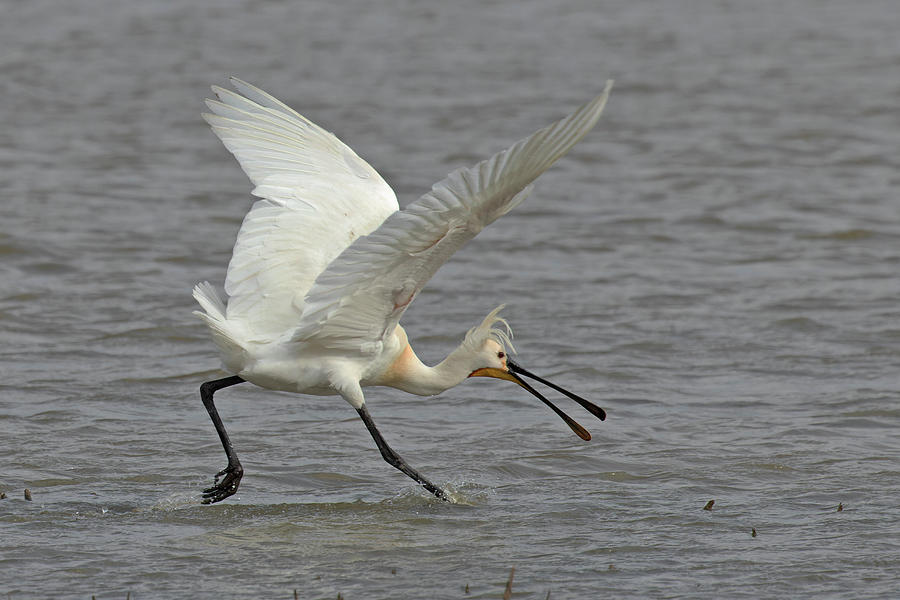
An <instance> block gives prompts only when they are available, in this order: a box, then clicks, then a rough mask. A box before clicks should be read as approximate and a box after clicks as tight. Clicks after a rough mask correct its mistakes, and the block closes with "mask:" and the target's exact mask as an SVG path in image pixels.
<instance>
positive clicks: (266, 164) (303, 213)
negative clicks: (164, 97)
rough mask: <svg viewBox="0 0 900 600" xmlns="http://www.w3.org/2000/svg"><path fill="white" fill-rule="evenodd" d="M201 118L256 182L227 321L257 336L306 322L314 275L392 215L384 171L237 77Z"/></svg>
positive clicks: (238, 246)
mask: <svg viewBox="0 0 900 600" xmlns="http://www.w3.org/2000/svg"><path fill="white" fill-rule="evenodd" d="M231 83H232V84H233V85H234V87H235V89H237V91H238V92H239V93H235V92H232V91H230V90H225V89H222V88H220V87H215V86H214V87H213V91H214V92H215V94H216V96H217V98H218V100H207V102H206V104H207V106H209V108H210V110H211V111H212V114H204V115H203V117H204V118H205V119H206V121H207V122H208V123H209V124H210V125H211V126H212V130H213V131H214V132H215V134H216V135H217V136H219V138H220V139H221V140H222V142H223V143H224V144H225V147H226V148H228V150H230V151H231V152H232V154H234V156H235V157H236V158H237V160H238V162H239V163H240V165H241V167H242V168H243V169H244V172H246V173H247V175H248V176H249V177H250V180H251V181H252V182H253V184H254V185H255V186H256V187H255V188H254V190H253V194H254V195H255V196H258V197H260V198H262V200H259V201H257V202H256V203H254V205H253V207H252V208H251V209H250V212H249V213H247V216H246V217H245V218H244V222H243V225H241V229H240V232H239V233H238V237H237V242H236V243H235V246H234V253H233V254H232V257H231V262H230V263H229V265H228V273H227V275H226V279H225V291H226V293H227V294H228V295H229V299H228V307H227V313H226V316H227V319H228V321H229V322H232V323H234V324H238V323H240V324H241V325H242V329H243V330H244V331H245V332H246V335H247V336H248V337H249V338H250V339H251V341H252V340H254V339H256V340H260V341H265V340H271V339H274V338H275V337H277V336H279V335H283V334H284V332H285V330H286V329H287V328H290V327H291V326H294V325H296V324H297V323H299V322H300V315H301V314H302V312H303V300H304V297H305V296H306V294H307V292H308V291H309V289H310V288H311V287H312V285H313V282H314V281H315V279H316V277H317V276H318V275H319V274H320V273H321V272H322V271H323V270H324V269H325V267H326V266H327V265H328V264H329V263H330V262H331V261H332V260H333V259H334V258H335V257H337V256H338V255H339V254H340V253H341V252H342V251H343V250H344V249H345V248H346V247H347V246H349V245H350V244H351V243H352V242H353V241H354V240H355V239H356V238H358V237H359V236H361V235H365V234H367V233H370V232H371V231H373V230H374V229H375V228H376V227H378V226H379V225H380V224H381V223H382V222H383V221H384V220H385V218H387V217H388V215H390V214H391V213H393V212H396V211H397V209H398V208H399V206H398V205H397V197H396V196H395V195H394V192H393V191H392V190H391V188H390V187H389V186H388V185H387V183H385V182H384V180H383V179H382V178H381V176H380V175H378V173H377V172H376V171H375V170H374V169H373V168H372V167H371V166H369V164H368V163H366V161H364V160H363V159H361V158H360V157H359V156H357V155H356V153H354V152H353V150H351V149H350V148H348V147H347V146H346V145H344V144H343V143H342V142H341V141H340V140H339V139H338V138H337V137H335V136H334V135H333V134H331V133H330V132H328V131H325V130H324V129H322V128H320V127H318V126H317V125H315V124H314V123H312V122H310V121H308V120H307V119H305V118H304V117H302V116H301V115H299V114H298V113H296V112H295V111H293V110H292V109H291V108H289V107H288V106H287V105H285V104H283V103H282V102H280V101H278V100H276V99H275V98H273V97H272V96H270V95H269V94H267V93H266V92H263V91H262V90H260V89H258V88H256V87H254V86H252V85H250V84H248V83H244V82H243V81H241V80H239V79H234V78H232V80H231Z"/></svg>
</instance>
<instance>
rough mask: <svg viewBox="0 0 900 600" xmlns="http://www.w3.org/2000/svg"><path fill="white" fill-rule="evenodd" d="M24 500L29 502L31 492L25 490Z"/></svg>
mask: <svg viewBox="0 0 900 600" xmlns="http://www.w3.org/2000/svg"><path fill="white" fill-rule="evenodd" d="M25 499H26V500H28V501H29V502H31V490H29V489H28V488H25Z"/></svg>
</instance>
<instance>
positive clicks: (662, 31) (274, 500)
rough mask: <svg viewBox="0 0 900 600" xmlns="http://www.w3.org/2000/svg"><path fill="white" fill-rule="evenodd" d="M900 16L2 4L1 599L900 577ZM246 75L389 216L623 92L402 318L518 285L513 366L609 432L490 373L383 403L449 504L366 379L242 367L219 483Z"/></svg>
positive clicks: (756, 10)
mask: <svg viewBox="0 0 900 600" xmlns="http://www.w3.org/2000/svg"><path fill="white" fill-rule="evenodd" d="M898 30H900V13H898V12H897V10H896V6H895V5H894V4H893V3H892V2H886V1H885V2H880V3H879V2H861V3H853V4H852V5H851V4H848V3H841V2H837V1H825V2H819V1H813V0H804V1H798V2H792V3H790V4H788V5H785V4H784V3H780V2H769V1H764V2H755V3H746V2H736V1H727V2H719V3H715V4H713V3H706V2H692V1H688V0H680V1H676V2H670V1H667V2H662V1H659V2H643V3H631V4H629V5H627V6H625V5H620V4H614V5H610V6H604V5H603V4H601V3H596V2H589V1H586V0H565V1H563V2H556V3H543V2H490V3H480V2H454V3H449V2H444V3H428V4H425V5H423V4H421V3H413V2H402V1H401V2H377V3H371V2H343V3H334V2H324V1H323V2H304V3H293V2H272V3H256V2H253V3H251V2H245V1H233V2H226V3H222V2H212V1H207V2H194V3H191V7H190V8H187V7H186V6H183V5H181V4H180V3H174V2H163V1H153V2H142V3H121V2H112V1H110V0H85V1H83V2H79V3H77V4H75V3H71V4H69V5H66V6H65V7H64V8H61V7H60V5H59V3H56V2H51V1H49V0H33V1H30V2H27V3H24V2H16V3H9V5H8V6H6V7H5V9H4V16H3V19H2V20H0V44H2V50H3V51H2V53H0V70H2V74H3V90H4V92H3V102H2V103H0V120H2V122H3V124H4V126H3V127H2V128H0V184H2V189H3V190H4V194H3V201H2V204H0V211H2V212H0V216H2V223H3V225H2V228H0V281H2V286H0V336H2V338H0V339H2V342H3V343H2V345H0V365H2V367H0V368H2V373H3V378H2V383H0V458H2V460H0V490H2V491H4V492H5V493H6V494H7V495H8V497H7V498H6V499H4V500H2V501H0V539H2V543H0V547H2V552H0V593H5V594H7V595H8V596H9V597H11V598H32V597H80V598H86V597H90V596H91V595H95V596H96V597H97V598H124V597H125V596H126V594H128V593H130V594H131V597H132V598H172V597H193V598H216V597H237V596H241V597H256V598H290V597H293V590H294V589H297V590H298V594H299V595H300V597H303V598H333V597H336V596H337V594H338V593H341V594H342V595H343V597H344V598H348V599H350V598H414V597H436V598H499V597H501V596H502V593H503V586H504V582H505V581H506V578H507V575H508V573H509V570H510V568H511V567H513V566H515V567H516V576H515V581H514V585H513V590H514V592H515V593H514V597H515V598H536V599H538V598H539V599H543V598H545V597H546V595H547V593H548V591H549V592H550V593H551V597H552V598H590V597H598V596H600V595H603V596H609V597H641V598H644V597H652V598H724V597H729V598H737V597H747V598H761V597H782V598H783V597H792V598H804V597H806V598H823V597H850V596H856V597H869V598H877V597H881V598H890V597H893V595H894V594H895V593H896V590H897V589H898V585H900V581H898V576H897V575H896V574H897V572H898V570H900V526H898V523H900V511H898V502H897V498H898V497H900V451H898V442H900V435H898V425H900V405H898V400H900V392H898V379H897V374H898V372H900V325H898V323H900V307H898V298H900V277H898V265H900V198H898V192H897V190H898V189H900V176H898V153H897V148H898V146H900V133H898V132H900V113H898V111H897V98H898V97H900V78H898V74H900V42H898V37H897V35H896V32H897V31H898ZM229 75H237V76H239V77H241V78H243V79H246V80H248V81H251V82H253V83H255V84H257V85H259V86H262V87H264V88H266V89H267V90H269V91H271V92H272V93H274V94H276V95H278V96H279V97H280V98H282V99H283V100H285V101H286V102H288V103H289V104H291V105H292V106H295V107H296V108H297V109H298V110H300V111H301V112H303V113H304V114H305V115H306V116H308V117H309V118H311V119H313V120H314V121H316V122H317V123H320V124H322V125H323V126H325V127H327V128H328V129H331V130H333V131H335V132H336V133H337V134H338V135H339V136H340V137H341V138H342V139H343V140H344V141H346V142H347V143H348V144H350V145H351V146H352V147H353V148H354V149H356V150H357V151H358V152H359V154H360V155H361V156H363V157H364V158H366V159H367V160H368V161H369V162H370V163H371V164H372V165H373V166H375V168H377V169H378V170H379V171H380V172H382V173H383V175H384V176H385V178H386V179H387V180H388V182H389V183H390V184H391V185H392V186H393V187H394V189H395V190H396V191H397V193H398V196H399V197H400V202H401V204H405V203H407V202H409V201H411V200H413V199H415V198H416V197H418V195H419V194H421V193H423V192H425V191H427V190H428V188H429V186H430V185H431V183H433V182H434V181H437V180H438V179H440V178H441V177H443V176H444V174H446V173H447V172H449V171H450V170H452V169H454V168H456V167H458V166H461V165H465V164H471V163H473V162H474V161H477V160H479V159H480V158H483V157H486V156H488V155H489V154H490V153H492V152H495V151H497V150H500V149H502V148H503V147H505V146H507V145H508V144H510V143H511V142H513V141H515V140H516V139H519V138H520V137H523V136H524V135H527V134H528V133H530V132H532V131H534V130H535V129H537V128H538V127H540V126H543V125H545V124H547V123H549V122H551V121H552V120H554V119H556V118H559V117H560V116H562V115H564V114H566V113H567V112H569V111H570V110H571V109H572V108H573V107H574V106H576V105H578V104H580V103H581V102H583V101H585V100H587V99H588V98H590V97H592V96H593V95H594V94H596V93H598V92H599V91H600V90H601V89H602V86H603V82H604V81H605V80H606V79H607V78H610V77H612V78H615V79H616V81H617V83H616V88H615V90H614V92H613V96H612V98H611V100H610V103H609V105H608V107H607V110H606V113H605V114H604V116H603V119H602V121H601V123H600V125H599V126H598V128H597V130H596V131H595V132H593V133H592V134H591V135H590V136H589V137H588V138H586V139H585V140H584V142H583V143H582V144H581V145H579V146H578V147H577V148H576V149H575V150H574V151H573V152H572V154H571V155H570V156H569V157H567V158H566V159H565V160H564V161H563V162H562V163H560V164H559V165H558V166H557V167H555V168H554V170H552V171H551V172H549V173H547V174H546V175H545V176H543V177H542V178H541V179H540V180H539V183H538V186H537V188H536V191H535V193H534V194H533V196H532V197H531V198H530V199H529V200H528V201H527V202H526V203H525V204H523V205H522V206H520V207H519V208H518V209H517V210H516V211H515V212H514V213H512V214H510V215H509V216H507V217H505V218H504V219H502V220H501V221H499V222H497V223H496V224H495V225H494V226H492V227H491V228H489V229H488V230H486V231H485V232H483V234H482V235H481V236H479V238H478V239H476V240H474V241H473V242H472V243H471V244H470V245H468V246H467V247H466V248H465V249H464V250H463V251H461V252H460V253H459V254H457V255H456V256H455V257H454V259H453V261H451V262H450V263H448V264H447V265H446V267H445V268H443V269H442V270H441V271H440V272H439V273H438V275H437V276H436V277H435V278H434V279H433V280H432V282H431V283H430V285H429V287H428V288H426V290H425V291H423V293H422V294H421V296H420V297H419V300H418V301H417V302H416V303H415V304H414V305H413V306H412V308H411V309H410V310H409V311H408V313H407V315H406V317H405V318H404V324H405V326H406V328H407V331H409V332H410V335H411V337H412V339H413V341H414V344H415V346H416V348H417V351H418V353H419V355H420V356H422V357H423V358H424V359H426V360H427V361H430V362H435V361H437V360H440V359H441V358H443V356H444V355H445V354H446V353H447V352H448V351H449V350H450V349H452V348H453V347H454V345H455V344H456V343H457V342H458V340H459V339H460V337H461V335H462V334H463V333H464V332H465V331H466V329H468V328H469V327H471V326H472V325H474V324H476V323H478V322H480V320H481V318H482V317H483V316H484V315H485V314H487V313H488V312H489V311H490V310H491V309H492V308H493V307H494V306H496V305H497V304H500V303H501V302H505V303H507V305H508V308H507V310H506V313H505V314H506V316H507V318H508V319H509V321H510V323H511V324H512V326H513V328H514V330H515V332H516V345H517V347H518V349H519V357H518V359H519V361H520V362H521V363H522V364H523V365H525V366H526V367H528V368H530V369H533V370H535V371H537V372H539V373H543V374H546V375H548V376H551V377H553V378H555V379H557V380H559V381H561V382H565V384H566V385H568V386H569V387H571V388H572V389H574V390H577V391H580V392H581V393H583V394H585V395H586V396H588V397H590V398H592V399H594V400H596V401H597V402H598V404H600V405H601V406H604V407H605V408H606V409H607V410H608V412H609V415H610V416H609V419H608V420H607V421H606V422H605V423H599V422H596V421H594V420H593V419H592V418H591V417H590V416H589V415H585V414H583V413H579V412H578V411H577V410H576V408H577V407H574V408H573V409H572V414H573V415H577V417H578V418H579V420H581V421H582V422H583V423H584V424H585V425H586V426H588V428H589V429H590V430H591V431H592V433H593V434H594V440H593V441H592V442H590V443H584V442H582V441H581V440H579V439H578V438H576V437H575V436H573V435H572V434H571V432H569V431H568V429H567V428H566V427H565V425H564V424H562V423H561V422H559V421H558V419H556V417H554V416H553V415H552V413H550V412H549V411H547V410H546V408H545V407H544V406H542V405H540V404H539V403H537V402H536V401H534V400H533V399H532V398H531V397H530V396H528V395H527V394H524V393H520V391H521V390H518V391H517V389H513V386H509V385H508V384H504V383H502V382H486V381H471V382H467V383H466V384H465V385H462V386H460V387H459V388H457V389H454V390H452V391H450V392H447V393H445V394H442V395H441V396H439V397H436V398H432V399H419V398H414V397H408V396H405V395H403V394H402V393H400V392H395V391H391V390H372V391H370V392H368V401H369V405H370V408H371V411H372V413H373V416H374V418H375V419H376V421H377V422H378V423H379V424H380V427H381V428H382V431H383V433H384V434H385V437H386V438H387V439H388V440H389V441H390V442H391V443H392V444H393V445H394V447H395V448H396V449H397V450H398V451H400V452H401V454H403V455H404V456H405V457H406V458H407V459H408V460H409V461H410V462H411V463H412V464H413V465H415V466H416V467H417V468H419V469H420V470H421V471H422V472H423V473H424V474H426V475H427V476H429V477H430V478H431V479H432V480H434V481H436V482H437V483H440V484H442V485H445V486H447V487H448V488H449V489H451V490H452V491H453V492H454V493H455V494H456V495H457V496H458V497H459V498H460V499H461V500H463V502H461V503H460V504H456V505H448V504H444V503H440V502H437V501H435V500H434V499H433V498H431V497H430V496H429V495H428V494H427V493H425V492H424V491H422V490H420V489H418V488H417V487H416V486H415V485H413V483H412V482H411V481H410V480H408V479H407V478H406V477H404V476H403V475H402V474H400V473H398V472H397V471H395V470H394V469H392V468H391V467H389V466H388V465H387V464H385V463H384V462H383V461H382V460H381V457H380V456H379V454H378V452H377V451H376V450H375V448H374V444H373V442H372V440H371V438H370V437H369V436H368V434H367V432H366V431H365V428H364V427H363V426H362V424H361V423H360V422H359V420H358V418H357V417H356V414H355V412H354V411H352V410H351V409H350V407H349V406H347V405H346V404H345V403H343V401H341V400H339V399H335V398H314V397H301V396H291V395H287V394H279V393H274V392H267V391H264V390H260V389H256V388H253V387H251V386H249V385H244V386H237V387H234V388H229V389H228V390H224V391H222V392H220V395H219V396H218V397H219V398H220V399H219V402H218V404H219V407H220V411H221V413H222V415H223V418H224V420H225V422H226V424H227V426H228V428H229V431H230V432H231V435H232V438H233V440H234V442H235V444H236V446H237V449H238V451H239V453H240V455H241V458H242V461H243V463H244V466H245V469H246V472H247V474H246V476H245V478H244V482H243V485H242V487H241V490H240V493H239V494H238V495H237V496H236V497H233V498H231V499H229V500H228V501H227V502H224V503H221V504H218V505H214V506H201V505H200V504H199V499H200V490H201V489H202V488H204V487H206V486H207V485H208V484H209V482H210V481H211V476H212V475H213V473H215V472H216V471H218V470H219V469H221V468H222V467H223V466H224V455H223V453H222V450H221V446H220V445H219V441H218V439H217V437H216V435H215V432H214V430H213V428H212V425H211V424H210V423H209V420H208V417H207V415H206V414H205V411H204V410H203V408H202V405H201V404H200V402H199V397H198V394H197V391H198V387H199V385H200V383H201V382H203V381H205V380H208V379H212V378H215V377H219V376H221V372H219V371H218V370H217V358H216V356H215V353H214V348H213V346H212V343H211V342H210V341H209V340H208V339H207V335H206V332H205V331H204V329H203V328H202V326H201V324H200V323H199V321H197V320H196V319H195V318H193V317H192V316H191V314H190V312H191V311H192V310H193V309H194V305H193V301H192V299H191V297H190V290H191V287H192V286H193V285H194V283H196V282H197V281H201V280H205V279H208V280H210V281H213V282H216V283H217V284H219V285H221V282H222V280H223V279H224V271H225V266H226V264H227V261H228V258H229V256H230V249H231V246H232V244H233V242H234V236H235V234H236V232H237V228H238V226H239V224H240V221H241V219H242V217H243V214H244V213H245V211H246V210H247V208H248V207H249V205H250V196H249V189H250V185H249V182H248V181H246V179H245V177H244V176H243V174H242V173H241V172H240V169H239V168H238V167H237V165H236V163H235V162H234V161H233V159H232V158H231V157H230V156H229V155H228V153H227V152H226V151H225V150H224V149H223V148H221V147H220V144H219V142H218V140H216V139H215V137H214V136H213V135H212V133H211V132H209V131H208V129H207V127H206V125H205V124H204V123H203V121H202V120H201V119H200V117H199V113H200V111H201V110H202V109H203V105H202V100H203V98H204V97H206V96H207V95H208V93H209V92H208V85H209V84H213V83H215V84H224V83H225V82H226V80H227V77H228V76H229ZM25 488H28V489H30V490H31V492H32V497H33V500H32V501H31V502H28V501H26V500H24V498H23V493H24V492H23V490H24V489H25ZM711 499H714V500H715V505H714V507H713V510H711V511H704V510H702V508H703V506H704V505H705V504H706V503H707V501H709V500H711ZM839 505H840V506H841V507H842V508H843V510H841V511H838V510H837V508H838V506H839ZM754 530H755V531H756V536H755V537H753V536H752V531H754ZM467 585H468V590H469V592H468V594H466V592H465V589H466V586H467Z"/></svg>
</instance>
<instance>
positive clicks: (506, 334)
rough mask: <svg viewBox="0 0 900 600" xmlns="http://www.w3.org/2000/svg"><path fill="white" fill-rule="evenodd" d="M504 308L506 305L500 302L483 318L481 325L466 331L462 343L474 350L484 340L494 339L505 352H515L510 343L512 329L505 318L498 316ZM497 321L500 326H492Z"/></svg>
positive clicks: (480, 345) (479, 346)
mask: <svg viewBox="0 0 900 600" xmlns="http://www.w3.org/2000/svg"><path fill="white" fill-rule="evenodd" d="M504 308H506V305H505V304H501V305H500V306H498V307H497V308H495V309H494V310H492V311H491V312H490V313H489V314H488V316H486V317H485V318H484V320H483V321H482V322H481V325H478V326H476V327H473V328H472V329H470V330H469V331H468V333H466V339H465V341H464V342H463V344H464V345H466V346H468V347H469V348H471V349H472V350H473V351H475V350H480V349H481V347H482V346H483V345H484V343H485V342H486V341H488V340H494V341H495V342H497V343H498V344H500V346H502V347H503V348H504V350H506V351H507V352H512V353H515V351H516V349H515V347H514V346H513V344H512V337H513V332H512V329H511V328H510V326H509V323H507V322H506V319H504V318H503V317H500V316H499V315H500V311H501V310H503V309H504ZM498 323H499V324H500V325H501V326H502V327H495V326H494V325H496V324H498Z"/></svg>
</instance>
